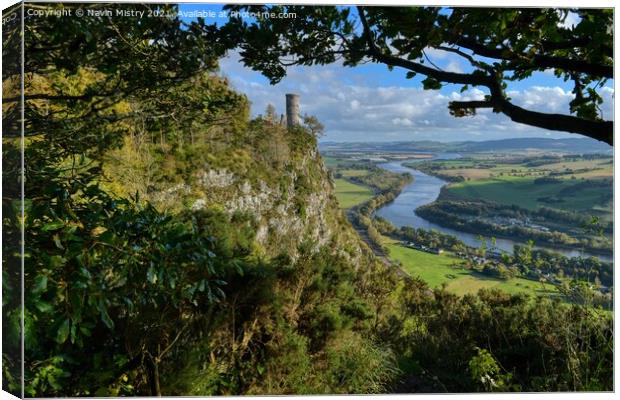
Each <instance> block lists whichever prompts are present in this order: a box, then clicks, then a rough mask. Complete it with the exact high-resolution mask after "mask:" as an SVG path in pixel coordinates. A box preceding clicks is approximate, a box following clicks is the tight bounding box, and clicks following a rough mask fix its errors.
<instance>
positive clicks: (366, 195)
mask: <svg viewBox="0 0 620 400" xmlns="http://www.w3.org/2000/svg"><path fill="white" fill-rule="evenodd" d="M334 184H335V185H336V198H337V199H338V203H339V204H340V208H342V209H347V208H351V207H353V206H356V205H358V204H361V203H363V202H365V201H367V200H370V199H371V198H372V196H373V192H372V190H370V189H369V188H367V187H366V186H362V185H357V184H355V183H351V182H349V181H347V180H345V179H336V180H335V181H334Z"/></svg>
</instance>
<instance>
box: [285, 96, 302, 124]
mask: <svg viewBox="0 0 620 400" xmlns="http://www.w3.org/2000/svg"><path fill="white" fill-rule="evenodd" d="M299 124H300V123H299V95H298V94H293V93H287V94H286V126H287V127H288V128H292V127H294V126H296V125H299Z"/></svg>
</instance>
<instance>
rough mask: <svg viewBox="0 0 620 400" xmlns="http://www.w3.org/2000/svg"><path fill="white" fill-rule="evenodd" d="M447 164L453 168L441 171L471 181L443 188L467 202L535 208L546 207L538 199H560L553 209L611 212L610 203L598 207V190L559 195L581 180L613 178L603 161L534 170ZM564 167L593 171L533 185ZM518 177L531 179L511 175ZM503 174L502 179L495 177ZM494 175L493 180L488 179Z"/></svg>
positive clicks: (467, 162) (550, 165) (608, 166)
mask: <svg viewBox="0 0 620 400" xmlns="http://www.w3.org/2000/svg"><path fill="white" fill-rule="evenodd" d="M445 163H446V164H449V165H451V166H454V167H456V169H449V170H442V171H441V172H442V173H445V174H448V175H454V176H457V175H461V176H464V177H467V178H470V180H469V181H466V182H461V183H455V184H451V185H450V186H449V187H448V188H447V189H446V195H447V196H454V197H458V198H470V199H472V198H473V199H480V198H483V199H488V200H491V201H495V202H498V203H502V204H509V205H510V204H516V205H518V206H520V207H524V208H529V209H536V208H538V207H541V206H546V207H549V204H547V203H544V202H540V201H538V200H537V199H538V198H541V197H551V196H560V197H562V198H563V199H564V202H562V203H557V204H554V205H553V207H555V208H560V209H566V210H572V211H588V210H592V209H593V208H596V209H597V210H598V211H599V212H601V211H603V212H610V211H611V209H610V207H609V204H600V195H601V189H595V188H593V189H586V190H583V189H582V190H579V191H575V192H574V193H572V194H571V196H566V195H564V196H562V195H560V194H559V192H560V191H561V190H562V189H565V188H567V187H570V186H572V185H575V184H577V183H579V182H581V180H580V178H582V177H583V178H586V179H597V178H599V179H600V178H609V177H611V176H613V171H612V166H611V164H609V163H607V162H606V161H605V160H592V161H583V160H579V161H565V162H561V163H555V164H545V165H542V166H537V167H531V168H530V167H526V166H524V165H521V164H517V165H507V164H503V165H502V164H498V165H497V166H496V167H494V168H490V169H485V168H476V167H475V166H474V165H473V163H472V162H470V161H460V162H458V161H449V162H448V161H447V162H445ZM567 168H570V169H572V170H578V169H583V168H593V169H594V170H592V171H587V172H581V173H576V174H574V175H575V177H576V178H578V179H576V180H572V179H569V178H570V176H569V175H564V176H562V177H561V179H562V182H561V183H558V184H553V185H536V184H534V180H535V179H536V178H539V177H541V176H544V175H547V174H548V173H549V172H551V171H563V170H566V169H567ZM512 171H518V172H517V174H525V173H531V174H532V176H513V175H510V174H511V173H512ZM500 173H503V174H504V175H503V176H498V175H499V174H500ZM490 174H493V175H494V177H490Z"/></svg>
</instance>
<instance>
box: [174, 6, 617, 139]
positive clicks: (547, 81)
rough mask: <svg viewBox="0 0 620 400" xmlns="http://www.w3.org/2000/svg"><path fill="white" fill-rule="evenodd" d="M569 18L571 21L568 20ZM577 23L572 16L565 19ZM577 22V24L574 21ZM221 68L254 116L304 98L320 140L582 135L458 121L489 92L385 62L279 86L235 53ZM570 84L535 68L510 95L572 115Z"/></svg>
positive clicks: (493, 118)
mask: <svg viewBox="0 0 620 400" xmlns="http://www.w3.org/2000/svg"><path fill="white" fill-rule="evenodd" d="M179 8H180V11H183V12H191V11H203V12H206V11H213V12H214V13H215V15H216V17H215V18H207V19H206V22H207V23H212V22H215V23H217V24H218V25H219V24H223V23H225V22H226V18H221V17H218V16H217V15H218V13H219V12H220V11H221V10H222V5H218V4H195V3H194V4H181V5H180V7H179ZM570 19H571V18H569V20H570ZM567 22H568V23H571V21H567ZM575 22H576V21H575V20H572V23H575ZM427 55H428V57H429V58H430V59H431V60H432V61H433V63H434V64H436V65H438V66H439V67H440V68H442V69H445V70H451V71H454V72H467V71H468V69H469V66H468V65H466V64H465V62H464V61H461V59H460V57H458V56H456V55H453V54H450V53H445V52H441V51H437V50H431V51H429V52H427ZM220 73H221V74H222V75H224V76H226V77H228V78H229V79H230V81H231V83H232V85H233V86H234V87H235V88H236V89H237V90H239V91H241V92H243V93H245V94H246V95H247V96H248V98H249V99H250V101H251V102H252V114H253V115H257V114H260V113H262V112H264V110H265V108H266V107H267V105H268V104H273V105H274V106H275V107H276V109H277V110H278V112H284V95H285V93H289V92H295V93H299V94H300V95H301V107H302V113H308V114H313V115H316V116H317V117H318V118H319V120H320V121H322V122H323V124H324V125H325V127H326V135H325V137H324V138H323V139H322V140H328V141H394V140H441V141H456V140H488V139H501V138H511V137H534V136H536V137H541V136H542V137H553V138H563V137H577V136H576V135H571V134H565V133H559V132H552V131H547V130H542V129H538V128H533V127H530V126H526V125H522V124H517V123H513V122H512V121H510V120H509V119H508V118H507V117H506V116H504V115H502V114H494V113H492V112H491V110H480V111H479V112H478V114H477V115H476V116H475V117H468V118H454V117H452V116H450V115H449V113H448V109H447V106H448V102H449V101H451V100H474V99H480V98H482V96H483V95H484V93H483V92H482V91H481V90H479V89H476V88H473V89H472V88H470V90H468V91H466V92H464V93H460V89H461V86H458V85H445V86H444V87H443V88H442V89H440V90H438V91H424V90H422V85H421V83H420V82H421V80H422V79H423V77H421V76H416V77H415V78H413V79H406V78H405V74H406V70H404V69H400V68H394V69H393V70H392V71H389V70H388V68H387V67H386V66H385V65H382V64H373V63H368V64H363V65H359V66H356V67H353V68H351V67H344V66H342V65H339V64H338V63H335V64H331V65H327V66H312V67H291V68H289V69H288V70H287V76H286V77H285V78H284V79H283V80H282V81H281V82H280V83H279V84H277V85H270V84H269V82H268V80H267V79H266V78H265V77H263V76H262V75H261V74H260V73H258V72H254V71H251V70H250V69H249V68H245V67H244V66H243V64H242V63H240V61H239V56H238V54H236V52H231V54H229V55H228V56H227V57H226V58H224V59H222V60H221V61H220ZM571 90H572V86H571V85H570V82H564V81H563V80H561V79H557V78H556V77H555V76H553V74H552V73H551V72H550V71H546V72H539V73H535V74H534V75H533V76H532V77H531V78H529V79H527V80H524V81H519V82H510V83H509V86H508V94H509V95H510V97H511V98H512V99H513V101H514V102H515V103H516V104H518V105H521V106H523V107H526V108H530V109H536V110H539V111H545V112H554V113H567V112H568V103H569V102H570V100H571V99H572V94H571V93H570V91H571ZM613 93H614V91H613V82H608V83H607V84H606V87H605V88H603V90H602V91H601V94H602V96H603V98H604V100H605V103H604V104H603V106H602V110H603V116H604V118H607V119H611V118H612V114H613Z"/></svg>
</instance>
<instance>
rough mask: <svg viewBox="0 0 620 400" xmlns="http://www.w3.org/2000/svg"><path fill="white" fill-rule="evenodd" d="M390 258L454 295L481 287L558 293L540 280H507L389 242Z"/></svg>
mask: <svg viewBox="0 0 620 400" xmlns="http://www.w3.org/2000/svg"><path fill="white" fill-rule="evenodd" d="M387 247H388V249H389V252H390V258H391V259H393V260H396V261H400V262H401V264H402V268H403V270H404V271H405V272H407V273H408V274H409V275H411V276H415V277H419V278H421V279H422V280H424V281H425V282H427V283H428V284H429V286H430V287H433V288H436V287H440V286H441V285H442V284H443V283H445V284H446V290H448V291H450V292H452V293H454V294H457V295H464V294H468V293H469V294H474V293H477V292H478V291H479V290H480V289H499V290H503V291H505V292H507V293H511V294H516V293H527V294H530V295H534V296H536V295H547V296H557V295H558V291H557V289H556V287H555V286H553V285H549V284H547V285H544V287H543V285H542V284H541V283H540V282H536V281H532V280H528V279H524V278H512V279H509V280H502V279H496V278H492V277H488V276H485V275H482V274H480V273H477V272H474V271H469V270H466V269H464V268H461V267H459V266H456V265H455V264H456V263H458V259H457V258H456V257H453V256H452V255H449V254H445V253H444V254H440V255H435V254H430V253H426V252H423V251H419V250H415V249H410V248H407V247H404V246H401V245H400V244H398V243H396V242H394V241H390V242H389V243H387Z"/></svg>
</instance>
